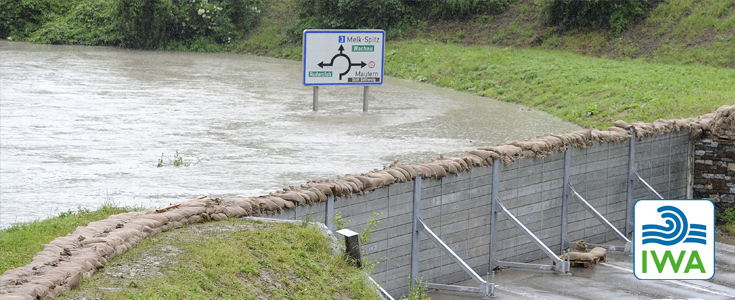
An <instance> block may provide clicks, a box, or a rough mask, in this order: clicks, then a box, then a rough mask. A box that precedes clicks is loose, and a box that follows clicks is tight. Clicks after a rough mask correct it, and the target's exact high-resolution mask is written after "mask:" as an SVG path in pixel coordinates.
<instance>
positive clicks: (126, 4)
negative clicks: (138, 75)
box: [117, 0, 260, 50]
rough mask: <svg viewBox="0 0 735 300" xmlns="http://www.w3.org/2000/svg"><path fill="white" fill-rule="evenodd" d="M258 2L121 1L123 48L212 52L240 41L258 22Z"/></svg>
mask: <svg viewBox="0 0 735 300" xmlns="http://www.w3.org/2000/svg"><path fill="white" fill-rule="evenodd" d="M259 3H260V2H259V1H258V0H237V1H234V0H233V1H226V0H219V1H216V0H211V1H207V0H156V1H148V0H130V1H120V2H118V7H117V13H118V14H117V18H118V20H119V22H120V23H119V24H120V30H119V31H120V33H121V34H122V41H121V46H123V47H130V48H140V49H160V48H165V49H178V48H186V49H193V50H212V47H211V46H214V45H219V44H229V43H233V42H235V41H237V40H238V39H239V38H240V37H242V36H243V34H244V33H245V32H247V31H248V30H249V29H250V27H251V25H252V24H253V23H254V22H255V21H256V19H257V17H258V15H259V14H260V10H259V8H258V4H259Z"/></svg>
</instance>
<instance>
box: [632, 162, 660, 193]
mask: <svg viewBox="0 0 735 300" xmlns="http://www.w3.org/2000/svg"><path fill="white" fill-rule="evenodd" d="M633 174H635V176H636V177H638V181H639V182H640V183H641V184H643V185H644V186H645V187H646V188H647V189H648V190H649V191H651V192H653V193H654V194H656V196H657V197H658V198H659V199H663V198H664V197H662V196H661V194H659V193H658V192H657V191H656V190H654V189H653V187H651V185H650V184H648V182H646V181H645V180H643V177H641V175H640V174H638V170H636V169H635V168H634V169H633Z"/></svg>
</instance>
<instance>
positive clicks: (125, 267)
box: [63, 218, 378, 299]
mask: <svg viewBox="0 0 735 300" xmlns="http://www.w3.org/2000/svg"><path fill="white" fill-rule="evenodd" d="M307 224H308V223H304V224H293V223H263V222H260V221H253V220H246V219H239V218H233V219H228V220H225V221H220V222H209V223H200V224H194V225H189V226H186V227H184V228H181V229H177V230H171V231H168V232H165V233H161V234H158V235H155V236H153V237H151V238H150V239H146V240H144V241H143V242H141V243H140V244H139V245H138V246H136V247H135V248H134V249H131V250H130V251H128V252H127V253H125V254H123V255H122V256H121V257H119V258H116V259H114V260H112V261H110V262H109V263H108V265H107V266H106V267H105V268H104V269H102V270H100V272H98V273H97V274H95V276H93V277H91V278H89V279H87V280H85V281H84V282H83V283H82V285H81V286H80V287H79V288H78V289H76V290H74V291H71V292H70V293H68V294H67V295H64V297H63V298H68V299H94V298H102V299H215V298H218V299H219V298H225V299H377V298H378V295H377V291H376V289H375V287H374V286H372V285H371V284H369V281H368V278H367V274H366V273H365V272H364V271H363V270H361V269H358V268H355V267H353V266H351V265H350V264H348V263H347V262H346V261H345V260H344V259H343V258H342V256H340V255H335V254H333V252H332V251H333V250H332V245H331V241H330V240H329V239H328V238H327V237H326V236H325V235H324V234H323V232H321V230H320V229H318V228H317V227H315V226H311V225H308V226H307Z"/></svg>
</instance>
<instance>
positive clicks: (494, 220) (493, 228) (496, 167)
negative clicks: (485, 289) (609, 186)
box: [488, 159, 500, 272]
mask: <svg viewBox="0 0 735 300" xmlns="http://www.w3.org/2000/svg"><path fill="white" fill-rule="evenodd" d="M499 178H500V160H499V159H494V160H493V192H492V195H490V197H491V198H492V199H490V201H491V202H490V203H491V204H490V270H488V272H493V271H494V270H495V267H497V266H498V259H497V258H496V257H495V250H496V247H495V246H496V245H497V244H498V243H497V242H498V207H497V201H498V188H499V185H500V184H499V183H498V182H500V179H499Z"/></svg>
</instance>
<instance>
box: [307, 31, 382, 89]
mask: <svg viewBox="0 0 735 300" xmlns="http://www.w3.org/2000/svg"><path fill="white" fill-rule="evenodd" d="M303 54H304V55H303V62H304V85H378V84H383V62H384V60H385V31H383V30H311V29H310V30H304V53H303Z"/></svg>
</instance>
